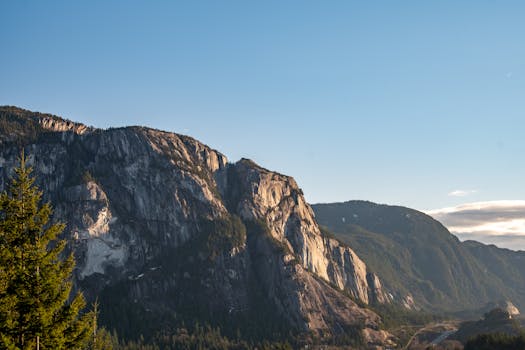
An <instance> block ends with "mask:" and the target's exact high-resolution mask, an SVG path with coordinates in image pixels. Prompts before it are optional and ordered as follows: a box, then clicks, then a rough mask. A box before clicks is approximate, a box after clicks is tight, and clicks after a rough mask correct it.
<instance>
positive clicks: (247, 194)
mask: <svg viewBox="0 0 525 350" xmlns="http://www.w3.org/2000/svg"><path fill="white" fill-rule="evenodd" d="M0 117H1V118H3V120H5V122H4V124H5V125H4V126H3V129H0V132H1V133H0V142H1V145H2V147H1V150H0V164H1V169H0V187H1V188H5V183H6V181H7V177H8V176H9V174H10V173H11V169H12V168H13V167H14V166H15V165H16V164H17V160H16V159H17V157H18V155H19V154H20V150H21V148H22V147H23V148H24V150H25V153H26V155H27V159H28V163H29V164H30V165H31V166H32V167H33V169H34V174H35V175H36V177H37V184H38V186H39V187H40V188H41V189H42V190H43V192H44V193H45V198H46V199H47V200H50V201H51V202H52V204H53V206H54V213H55V218H56V219H58V220H60V221H62V222H65V223H67V226H66V229H65V232H64V237H65V238H66V239H67V240H68V247H69V249H70V250H71V251H73V252H74V254H75V257H76V260H77V267H76V270H75V283H76V285H77V286H78V287H80V288H82V289H83V290H84V291H85V293H86V295H87V296H88V298H94V297H95V295H97V296H98V297H99V298H100V299H101V302H102V304H103V305H106V308H108V309H110V310H111V311H112V309H111V308H112V305H114V304H115V300H114V298H115V295H117V294H118V303H120V304H119V305H120V306H122V305H128V306H133V308H137V309H140V310H142V311H143V312H144V316H143V317H146V318H147V317H148V315H149V314H155V313H163V314H170V315H183V316H184V315H186V314H187V313H188V312H189V311H188V309H191V310H192V311H191V312H192V313H193V314H192V315H193V316H195V315H196V316H195V317H197V316H198V317H201V315H204V316H202V317H207V318H208V319H209V320H210V322H225V321H228V322H231V323H235V322H238V323H239V322H240V321H239V320H243V319H244V318H246V316H247V315H252V314H253V313H254V312H257V310H258V308H261V307H262V306H263V307H264V311H265V312H267V313H268V317H269V318H276V319H279V320H282V321H283V322H285V323H286V324H287V325H289V326H290V327H292V328H293V329H297V330H300V331H311V332H314V333H317V334H320V333H321V332H323V333H325V334H326V333H333V334H336V333H337V332H340V331H342V330H343V329H346V328H348V327H357V328H359V329H366V332H363V333H362V334H363V336H364V337H365V340H366V339H383V338H385V335H384V334H383V333H384V332H383V333H382V332H380V331H378V324H379V318H378V316H377V315H376V314H374V313H373V312H371V311H369V310H367V309H363V308H360V307H358V306H357V305H356V303H355V302H354V301H353V300H352V299H351V298H349V297H348V296H347V295H350V296H352V297H353V298H354V299H356V300H360V301H361V302H363V303H369V302H371V301H375V302H379V303H384V302H389V300H388V298H387V297H386V295H387V294H386V293H385V292H384V291H383V289H382V287H381V283H380V281H379V279H378V278H377V276H375V275H371V274H370V271H367V267H366V265H365V263H364V262H363V261H362V260H361V259H360V258H359V257H358V256H357V255H356V254H355V253H354V251H352V249H351V248H350V247H347V246H344V245H342V244H341V243H339V242H338V241H337V240H335V239H333V238H329V237H327V236H326V235H324V234H323V233H321V231H320V229H319V227H318V225H317V223H316V220H315V217H314V214H313V211H312V209H311V208H310V206H309V205H308V204H307V203H306V202H305V199H304V197H303V195H302V191H301V190H300V188H299V187H298V186H297V184H296V182H295V181H294V179H292V178H291V177H288V176H284V175H281V174H278V173H275V172H271V171H269V170H266V169H263V168H261V167H259V166H258V165H256V164H255V163H253V162H252V161H250V160H246V159H242V160H240V161H238V162H236V163H234V164H232V163H228V161H227V158H226V157H225V156H224V155H222V154H221V153H219V152H217V151H215V150H213V149H211V148H209V147H208V146H206V145H203V144H202V143H200V142H198V141H196V140H194V139H192V138H190V137H187V136H182V135H177V134H173V133H168V132H162V131H158V130H153V129H148V128H143V127H127V128H118V129H108V130H100V129H95V128H90V127H86V126H84V125H82V124H77V123H73V122H70V121H66V120H63V119H60V118H56V117H53V116H49V115H41V114H37V113H32V112H28V111H23V110H19V109H16V108H12V107H10V108H2V109H0ZM126 303H127V304H126ZM261 305H262V306H261ZM192 307H193V309H192ZM216 315H221V316H220V317H221V319H220V320H219V317H218V316H216ZM173 317H182V316H173ZM108 322H110V321H108ZM241 324H242V323H241ZM386 338H388V337H386ZM371 341H372V340H371ZM374 341H375V340H374Z"/></svg>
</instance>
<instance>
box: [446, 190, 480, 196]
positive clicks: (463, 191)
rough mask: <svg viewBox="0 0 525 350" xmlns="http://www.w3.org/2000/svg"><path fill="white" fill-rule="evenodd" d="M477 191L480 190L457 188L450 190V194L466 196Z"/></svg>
mask: <svg viewBox="0 0 525 350" xmlns="http://www.w3.org/2000/svg"><path fill="white" fill-rule="evenodd" d="M476 192H478V191H477V190H455V191H452V192H449V193H448V195H449V196H450V197H466V196H468V195H470V194H474V193H476Z"/></svg>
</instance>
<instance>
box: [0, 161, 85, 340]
mask: <svg viewBox="0 0 525 350" xmlns="http://www.w3.org/2000/svg"><path fill="white" fill-rule="evenodd" d="M33 183H34V179H33V178H32V177H31V169H30V168H28V167H27V166H26V163H25V157H24V154H23V153H22V156H21V158H20V166H19V167H18V168H16V169H15V176H14V177H13V178H12V179H11V182H10V184H9V187H8V190H7V192H4V193H2V194H1V195H0V337H1V341H2V345H1V348H5V349H10V350H14V349H35V348H38V347H40V349H76V348H80V347H81V346H83V345H84V344H85V341H86V340H87V338H88V336H89V335H90V332H91V330H92V322H93V317H94V314H93V313H87V314H84V315H81V310H82V309H83V308H84V306H85V302H84V298H83V296H82V294H80V293H77V294H75V295H73V296H71V289H72V282H71V273H72V271H73V268H74V265H75V263H74V260H73V256H72V255H69V256H68V257H67V258H65V259H62V258H61V254H63V250H64V247H65V244H66V242H65V241H64V240H58V235H59V234H60V233H61V232H62V230H63V228H64V225H62V224H49V217H50V215H51V212H52V211H51V207H50V205H49V204H47V203H46V204H43V205H41V204H40V201H41V197H42V193H41V192H40V191H39V190H38V188H37V187H36V186H34V184H33ZM70 297H71V298H70Z"/></svg>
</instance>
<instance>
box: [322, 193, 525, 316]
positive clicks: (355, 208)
mask: <svg viewBox="0 0 525 350" xmlns="http://www.w3.org/2000/svg"><path fill="white" fill-rule="evenodd" d="M312 208H313V209H314V211H315V214H316V220H317V222H318V223H319V224H320V225H321V226H324V227H326V228H327V229H328V230H329V231H331V232H332V233H334V234H335V236H336V237H337V238H338V239H340V240H342V241H343V242H345V243H347V244H349V245H350V246H351V247H352V248H353V249H354V250H355V251H356V252H357V254H359V256H361V257H362V258H363V259H364V261H365V262H366V263H367V264H368V266H369V267H370V269H371V270H372V271H374V272H375V273H376V274H377V275H378V276H379V277H380V278H381V280H382V282H383V284H384V286H385V288H386V289H387V290H389V291H392V292H394V293H401V294H403V293H411V294H412V296H413V297H414V301H415V303H416V305H418V306H420V307H422V308H424V309H429V310H436V311H439V310H446V311H461V310H466V309H476V308H480V307H483V306H484V305H485V304H486V303H488V302H493V301H497V300H501V299H508V300H510V301H512V302H513V303H514V304H516V305H517V306H518V308H520V309H523V308H524V307H525V252H515V251H511V250H508V249H501V248H497V247H495V246H487V245H484V244H482V243H479V242H474V241H466V242H460V240H459V239H458V238H457V237H455V236H454V235H452V234H451V233H450V232H449V231H448V230H447V229H446V228H445V227H444V226H443V225H442V224H441V223H439V222H438V221H436V220H435V219H433V218H432V217H430V216H428V215H426V214H424V213H422V212H419V211H417V210H413V209H409V208H404V207H399V206H388V205H380V204H375V203H371V202H366V201H349V202H344V203H332V204H315V205H312Z"/></svg>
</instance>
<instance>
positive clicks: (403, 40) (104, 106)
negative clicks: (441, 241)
mask: <svg viewBox="0 0 525 350" xmlns="http://www.w3.org/2000/svg"><path fill="white" fill-rule="evenodd" d="M524 17H525V2H523V1H497V2H496V1H443V0H442V1H260V2H255V1H184V2H182V1H180V2H177V1H45V2H44V1H3V2H1V3H0V45H1V46H0V47H1V48H2V50H1V52H0V77H1V80H0V104H1V105H17V106H20V107H23V108H27V109H31V110H37V111H41V112H50V113H54V114H58V115H61V116H64V117H67V118H70V119H73V120H76V121H81V122H84V123H86V124H90V125H94V126H98V127H109V126H122V125H133V124H139V125H147V126H151V127H155V128H159V129H164V130H169V131H174V132H178V133H184V134H189V135H191V136H193V137H195V138H197V139H199V140H201V141H203V142H204V143H206V144H208V145H210V146H212V147H214V148H216V149H218V150H220V151H222V152H223V153H224V154H226V155H227V156H228V157H229V159H230V160H232V161H235V160H237V159H239V158H241V157H248V158H252V159H253V160H255V161H256V162H258V163H259V164H261V165H262V166H264V167H267V168H269V169H272V170H277V171H279V172H282V173H285V174H289V175H292V176H294V177H295V178H296V179H297V181H298V183H299V184H300V186H301V187H302V188H303V190H304V192H305V195H306V197H307V200H309V201H310V202H332V201H344V200H350V199H367V200H372V201H375V202H381V203H389V204H401V205H406V206H409V207H413V208H416V209H421V210H429V209H436V208H442V207H453V206H456V205H459V204H461V203H465V202H476V201H484V202H486V201H493V200H520V199H525V186H524V185H523V179H525V162H524V157H523V155H524V154H525V137H524V134H525V40H524V38H525V25H524V24H523V18H524Z"/></svg>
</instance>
